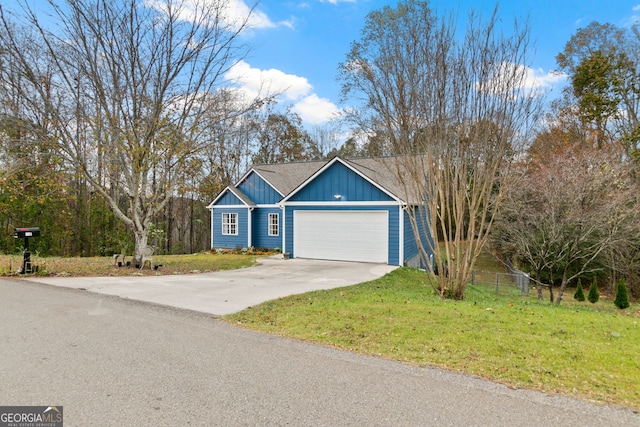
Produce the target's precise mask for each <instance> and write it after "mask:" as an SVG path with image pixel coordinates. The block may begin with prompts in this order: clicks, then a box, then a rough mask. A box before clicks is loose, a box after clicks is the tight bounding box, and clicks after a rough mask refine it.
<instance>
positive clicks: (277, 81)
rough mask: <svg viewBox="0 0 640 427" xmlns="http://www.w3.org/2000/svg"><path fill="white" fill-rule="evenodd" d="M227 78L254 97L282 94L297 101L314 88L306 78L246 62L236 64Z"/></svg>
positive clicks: (227, 74)
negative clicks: (266, 94)
mask: <svg viewBox="0 0 640 427" xmlns="http://www.w3.org/2000/svg"><path fill="white" fill-rule="evenodd" d="M225 78H226V79H227V80H229V81H232V82H234V83H235V84H237V85H238V86H239V87H240V88H241V89H242V90H243V91H244V92H246V93H247V95H249V96H252V97H256V96H258V95H260V94H262V95H265V93H281V94H282V96H284V97H285V98H286V99H288V100H296V99H299V98H301V97H303V96H305V95H306V94H308V93H309V92H310V91H311V88H312V86H311V84H310V83H309V82H308V81H307V79H306V78H304V77H299V76H296V75H293V74H286V73H283V72H282V71H280V70H276V69H274V68H271V69H269V70H261V69H259V68H253V67H251V65H249V64H248V63H246V62H245V61H239V62H238V63H237V64H235V65H234V66H233V67H232V68H231V69H230V70H229V71H228V72H227V73H226V74H225Z"/></svg>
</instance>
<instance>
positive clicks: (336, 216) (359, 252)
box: [293, 210, 389, 264]
mask: <svg viewBox="0 0 640 427" xmlns="http://www.w3.org/2000/svg"><path fill="white" fill-rule="evenodd" d="M293 229H294V233H293V247H294V252H295V256H296V257H299V258H314V259H327V260H338V261H358V262H371V263H384V264H386V263H388V260H389V255H388V251H389V233H388V229H389V213H388V211H386V210H383V211H375V210H359V211H356V210H349V211H347V210H335V211H331V210H317V211H315V210H295V211H294V212H293Z"/></svg>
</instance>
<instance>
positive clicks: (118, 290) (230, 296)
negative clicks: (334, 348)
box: [23, 256, 397, 315]
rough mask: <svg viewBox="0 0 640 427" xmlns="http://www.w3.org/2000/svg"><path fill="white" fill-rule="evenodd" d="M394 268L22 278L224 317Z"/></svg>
mask: <svg viewBox="0 0 640 427" xmlns="http://www.w3.org/2000/svg"><path fill="white" fill-rule="evenodd" d="M395 268H397V267H395V266H391V265H383V264H366V263H358V262H338V261H320V260H309V259H299V258H296V259H289V260H284V259H282V256H276V257H269V258H262V259H259V260H258V265H257V266H255V267H249V268H242V269H239V270H228V271H218V272H214V273H203V274H191V275H173V276H142V277H141V276H124V277H123V276H119V277H29V278H25V279H23V280H28V281H31V282H37V283H45V284H48V285H54V286H61V287H66V288H75V289H83V290H87V291H89V292H95V293H99V294H105V295H116V296H119V297H121V298H127V299H132V300H138V301H146V302H151V303H155V304H160V305H166V306H171V307H178V308H184V309H188V310H195V311H199V312H203V313H210V314H215V315H225V314H230V313H235V312H237V311H241V310H244V309H245V308H247V307H251V306H253V305H256V304H260V303H262V302H264V301H268V300H273V299H277V298H281V297H285V296H289V295H294V294H301V293H304V292H309V291H314V290H319V289H331V288H338V287H343V286H350V285H355V284H357V283H361V282H366V281H369V280H373V279H377V278H379V277H382V276H384V275H385V274H387V273H388V272H390V271H392V270H394V269H395Z"/></svg>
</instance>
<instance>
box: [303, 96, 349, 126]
mask: <svg viewBox="0 0 640 427" xmlns="http://www.w3.org/2000/svg"><path fill="white" fill-rule="evenodd" d="M292 110H293V111H294V112H295V113H298V114H299V115H300V117H301V118H302V120H303V121H304V122H306V123H309V124H312V125H318V124H321V123H325V122H328V121H330V120H331V119H333V118H334V117H335V116H336V115H337V114H338V113H339V112H340V110H339V109H338V107H336V105H335V104H334V103H333V102H331V101H329V100H328V99H326V98H320V97H319V96H318V95H316V94H315V93H313V94H311V95H309V96H307V97H305V98H303V99H302V100H301V101H300V102H298V103H296V104H295V105H294V106H293V108H292Z"/></svg>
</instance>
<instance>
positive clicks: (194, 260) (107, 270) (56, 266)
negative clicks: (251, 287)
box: [0, 252, 258, 276]
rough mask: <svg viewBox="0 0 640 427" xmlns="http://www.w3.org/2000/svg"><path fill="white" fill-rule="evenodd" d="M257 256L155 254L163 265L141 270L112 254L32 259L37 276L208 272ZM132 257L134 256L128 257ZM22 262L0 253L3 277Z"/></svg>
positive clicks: (246, 263)
mask: <svg viewBox="0 0 640 427" xmlns="http://www.w3.org/2000/svg"><path fill="white" fill-rule="evenodd" d="M256 258H258V256H256V255H244V254H231V253H229V254H218V253H210V252H203V253H198V254H192V255H154V256H153V263H154V264H156V265H158V264H161V265H162V267H159V268H158V270H152V269H150V268H149V266H148V264H147V266H146V267H145V268H144V269H142V270H140V269H137V268H133V267H129V268H127V267H117V266H115V265H114V262H113V258H112V257H86V258H69V257H39V256H32V257H31V261H32V263H33V264H34V265H38V267H39V270H38V272H37V273H35V275H38V276H131V275H145V276H150V275H165V274H190V273H206V272H210V271H218V270H231V269H235V268H244V267H250V266H252V265H255V263H256ZM127 260H131V257H127ZM21 264H22V255H0V276H15V275H17V270H18V267H20V265H21Z"/></svg>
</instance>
